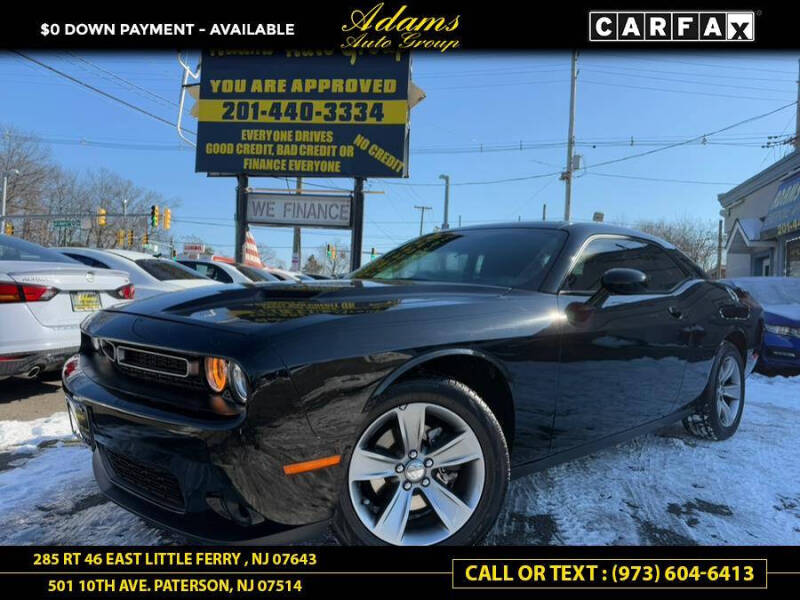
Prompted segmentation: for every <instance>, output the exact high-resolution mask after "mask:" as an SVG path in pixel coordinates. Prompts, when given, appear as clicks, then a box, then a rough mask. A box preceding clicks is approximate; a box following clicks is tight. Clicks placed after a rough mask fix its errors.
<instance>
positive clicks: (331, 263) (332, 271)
mask: <svg viewBox="0 0 800 600" xmlns="http://www.w3.org/2000/svg"><path fill="white" fill-rule="evenodd" d="M328 246H331V248H336V252H331V255H330V256H329V255H328ZM344 248H345V246H344V245H343V244H342V243H341V241H339V240H337V241H336V242H334V243H330V244H326V245H325V246H320V247H319V248H317V252H316V257H317V262H319V263H320V264H321V265H322V272H323V273H325V274H327V275H344V274H345V273H347V272H349V270H350V253H349V252H347V251H346V250H345V249H344Z"/></svg>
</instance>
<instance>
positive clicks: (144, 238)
mask: <svg viewBox="0 0 800 600" xmlns="http://www.w3.org/2000/svg"><path fill="white" fill-rule="evenodd" d="M149 243H150V236H149V235H147V234H146V233H145V234H144V235H143V236H142V245H144V246H147V244H149Z"/></svg>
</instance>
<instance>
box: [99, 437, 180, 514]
mask: <svg viewBox="0 0 800 600" xmlns="http://www.w3.org/2000/svg"><path fill="white" fill-rule="evenodd" d="M103 454H104V455H105V457H106V458H107V459H108V463H109V464H110V465H111V469H112V470H113V471H114V475H115V476H116V479H117V480H118V481H119V482H120V483H122V484H123V485H124V486H127V487H130V488H131V489H132V490H133V491H135V492H138V493H141V494H142V495H143V496H146V497H147V498H150V499H151V500H153V501H155V502H157V503H158V504H162V505H164V506H166V507H168V508H172V509H176V510H183V508H184V502H183V494H182V493H181V486H180V484H179V483H178V480H177V479H176V478H175V476H174V475H173V474H172V473H170V472H169V471H165V470H163V469H158V468H156V467H151V466H149V465H146V464H144V463H140V462H138V461H135V460H132V459H130V458H128V457H126V456H122V455H121V454H117V453H116V452H113V451H111V450H109V449H108V448H105V447H104V448H103Z"/></svg>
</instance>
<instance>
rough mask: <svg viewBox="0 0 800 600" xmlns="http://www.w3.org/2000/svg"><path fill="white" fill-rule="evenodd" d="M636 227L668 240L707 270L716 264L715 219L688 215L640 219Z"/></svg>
mask: <svg viewBox="0 0 800 600" xmlns="http://www.w3.org/2000/svg"><path fill="white" fill-rule="evenodd" d="M634 227H635V228H636V229H638V230H640V231H644V232H645V233H649V234H651V235H654V236H656V237H660V238H662V239H665V240H667V241H668V242H670V243H671V244H672V245H674V246H675V247H676V248H678V249H679V250H681V251H682V252H683V253H684V254H686V256H688V257H689V258H691V259H692V260H693V261H694V262H696V263H697V264H698V265H699V266H700V267H701V268H702V269H704V270H706V271H708V270H709V269H711V268H713V267H714V265H715V264H716V260H717V224H716V222H715V221H713V220H702V219H693V218H690V217H688V216H686V217H682V218H680V219H677V220H675V221H667V220H665V219H661V220H659V221H646V220H645V221H639V222H637V223H636V224H635V226H634Z"/></svg>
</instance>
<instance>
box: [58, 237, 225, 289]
mask: <svg viewBox="0 0 800 600" xmlns="http://www.w3.org/2000/svg"><path fill="white" fill-rule="evenodd" d="M57 250H58V251H59V252H61V254H63V255H64V256H67V257H69V258H72V259H74V260H77V261H79V262H82V263H83V264H85V265H88V266H90V267H95V268H97V269H118V270H120V271H125V272H126V273H128V275H129V276H130V278H131V281H132V282H133V284H134V285H135V286H136V298H137V299H140V298H148V297H150V296H153V295H154V294H163V293H164V292H174V291H176V290H185V289H187V288H193V287H202V286H207V285H216V284H217V282H215V281H213V280H212V279H209V278H208V277H205V276H204V275H201V274H200V273H198V272H197V271H194V270H192V269H190V268H188V267H186V266H184V265H181V264H178V263H177V262H176V261H174V260H169V259H167V258H159V257H155V256H152V255H151V254H147V253H145V252H135V251H133V250H119V249H116V248H104V249H98V248H58V249H57Z"/></svg>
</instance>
